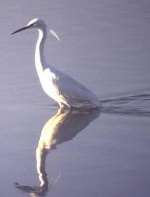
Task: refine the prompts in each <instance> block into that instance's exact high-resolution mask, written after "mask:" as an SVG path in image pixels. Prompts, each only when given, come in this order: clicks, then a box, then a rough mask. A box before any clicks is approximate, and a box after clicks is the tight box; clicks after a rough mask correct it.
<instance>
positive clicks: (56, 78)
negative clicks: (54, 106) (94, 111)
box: [12, 19, 100, 109]
mask: <svg viewBox="0 0 150 197" xmlns="http://www.w3.org/2000/svg"><path fill="white" fill-rule="evenodd" d="M28 28H37V29H38V34H39V35H38V40H37V43H36V48H35V66H36V71H37V74H38V76H39V80H40V83H41V86H42V88H43V90H44V92H45V93H46V94H47V95H48V96H49V97H51V98H52V99H53V100H55V101H56V102H57V103H58V104H59V106H60V108H64V107H67V108H86V109H87V108H88V109H90V108H98V107H100V102H99V100H98V99H97V97H96V95H95V94H94V93H92V92H91V91H90V90H88V89H87V88H86V87H85V86H83V85H82V84H80V83H79V82H78V81H76V80H75V79H73V78H72V77H70V76H68V75H67V74H64V73H63V72H61V71H59V70H57V69H56V68H55V67H53V66H49V65H48V64H47V63H46V61H45V57H44V44H45V40H46V38H47V33H48V32H47V26H46V24H45V23H44V21H43V20H41V19H33V20H31V21H30V22H29V23H28V24H27V25H26V26H25V27H23V28H21V29H19V30H17V31H15V32H13V33H12V34H14V33H17V32H20V31H22V30H25V29H28ZM55 35H56V34H55ZM55 35H54V36H55ZM55 37H56V36H55ZM56 38H57V37H56Z"/></svg>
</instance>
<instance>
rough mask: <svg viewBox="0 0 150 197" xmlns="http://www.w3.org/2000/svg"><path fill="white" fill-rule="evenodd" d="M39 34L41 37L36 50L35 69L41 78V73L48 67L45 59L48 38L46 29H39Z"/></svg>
mask: <svg viewBox="0 0 150 197" xmlns="http://www.w3.org/2000/svg"><path fill="white" fill-rule="evenodd" d="M38 33H39V35H38V40H37V43H36V48H35V67H36V71H37V73H38V75H39V77H40V76H41V73H42V72H43V71H44V68H45V67H46V62H45V58H44V44H45V40H46V36H47V31H46V28H43V29H38Z"/></svg>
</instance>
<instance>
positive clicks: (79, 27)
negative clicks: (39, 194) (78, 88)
mask: <svg viewBox="0 0 150 197" xmlns="http://www.w3.org/2000/svg"><path fill="white" fill-rule="evenodd" d="M149 9H150V3H149V1H147V0H143V1H139V0H137V1H134V0H132V1H124V0H121V1H118V0H114V1H111V0H105V1H104V0H99V1H97V0H95V1H89V0H83V1H79V0H76V1H73V0H70V1H67V0H55V1H51V2H50V1H43V2H42V1H40V0H36V1H35V0H33V1H32V2H28V1H19V0H14V1H13V2H9V1H8V0H6V1H4V2H2V3H1V7H0V23H1V36H0V43H1V51H0V57H1V58H0V63H1V74H0V75H1V77H0V89H1V92H0V110H1V119H0V127H1V132H0V142H1V143H0V146H1V147H0V155H1V170H0V174H1V180H0V184H1V186H2V187H1V189H0V194H1V196H4V197H5V196H6V197H7V196H15V197H20V196H27V195H28V196H33V194H31V193H32V192H29V189H31V188H29V187H28V188H27V190H28V191H27V193H26V192H23V191H21V190H18V189H17V188H16V187H15V185H14V182H18V183H19V184H23V185H28V186H30V187H34V186H39V183H40V182H39V179H38V174H37V170H36V164H37V162H36V152H35V151H36V147H38V144H39V140H40V139H41V138H40V136H41V131H42V128H43V126H44V125H45V123H46V122H47V121H48V120H50V123H51V120H52V119H54V120H55V121H54V124H53V127H50V126H49V127H48V128H49V129H50V132H48V135H49V137H50V136H51V135H50V133H51V132H52V131H55V129H54V128H55V124H56V125H57V126H58V127H56V128H57V131H58V132H57V134H63V136H65V137H64V138H62V137H63V136H61V135H54V137H55V138H53V137H50V139H55V140H54V141H53V140H52V141H53V143H52V144H53V146H52V147H53V148H51V146H48V149H49V152H48V154H46V157H43V158H46V167H44V168H42V169H44V170H45V171H46V173H47V177H46V178H47V180H48V185H49V191H45V194H46V195H47V196H53V197H55V196H71V197H74V196H79V197H82V196H87V197H91V196H93V195H94V196H96V197H100V196H103V197H108V196H109V197H116V196H122V197H126V196H128V197H132V196H134V197H141V196H143V197H149V195H150V189H149V182H150V178H149V177H150V176H149V166H150V151H149V150H150V133H149V128H150V122H149V117H150V88H149V84H150V77H149V73H150V67H149V62H150V56H149V54H150V47H149V46H150V39H149V35H150V25H149V24H150V14H149ZM34 17H41V18H43V19H44V20H45V21H46V22H47V24H48V26H49V27H50V28H52V29H54V30H55V31H56V32H57V33H58V34H59V35H60V37H61V41H60V42H56V41H55V40H54V39H53V38H51V36H49V38H48V40H47V43H46V50H45V53H46V57H47V61H48V62H49V64H52V65H55V66H56V68H57V69H60V70H62V71H64V72H66V73H68V74H70V75H71V76H73V77H74V78H75V79H77V80H78V81H80V82H81V83H83V84H85V85H86V86H87V87H88V88H89V89H91V90H92V91H93V92H95V93H96V94H97V95H98V97H99V99H100V100H102V109H101V111H100V114H96V115H95V116H93V117H91V118H90V117H89V116H88V115H87V114H86V115H85V114H84V115H83V114H82V116H81V114H80V115H76V116H75V117H76V118H75V119H73V120H76V124H75V126H71V125H72V124H73V125H74V121H73V122H72V121H71V122H70V120H72V116H71V115H69V116H68V114H67V116H66V114H58V116H55V114H56V113H57V107H56V106H55V105H54V103H53V102H52V101H51V100H50V99H49V98H48V97H47V96H46V95H45V94H44V93H43V92H42V90H41V87H40V83H39V81H38V77H37V75H36V71H35V68H34V45H35V41H36V36H37V34H36V33H35V32H34V31H28V32H24V33H22V34H18V35H16V36H15V37H12V36H10V33H11V32H12V31H14V30H15V29H17V28H19V27H21V26H22V25H24V24H26V23H27V22H28V20H30V19H31V18H34ZM61 115H62V116H61ZM63 115H64V116H63ZM91 115H92V114H91ZM53 117H56V119H55V118H53ZM60 117H61V118H62V117H63V118H64V119H61V118H60ZM65 117H67V118H66V119H65ZM81 117H82V118H81ZM57 118H58V119H57ZM59 118H60V119H59ZM60 120H62V121H60ZM59 121H60V124H58V122H59ZM63 121H64V122H66V121H67V122H66V123H65V125H63ZM52 122H53V121H52ZM50 125H51V124H50ZM59 125H60V127H59ZM65 126H66V127H65ZM58 128H59V129H58ZM64 128H65V129H64ZM46 131H48V130H46ZM62 131H63V132H62ZM54 133H55V132H54ZM64 134H65V135H64ZM60 136H61V137H60ZM42 139H43V138H42ZM44 139H49V138H47V137H46V138H44ZM57 139H59V140H57ZM47 141H48V140H47ZM48 142H49V143H48V144H50V142H51V140H49V141H48ZM42 150H43V149H42ZM44 150H45V149H44ZM39 158H40V157H39ZM41 158H42V157H41ZM43 161H44V160H43ZM42 166H45V165H42ZM35 195H36V194H35Z"/></svg>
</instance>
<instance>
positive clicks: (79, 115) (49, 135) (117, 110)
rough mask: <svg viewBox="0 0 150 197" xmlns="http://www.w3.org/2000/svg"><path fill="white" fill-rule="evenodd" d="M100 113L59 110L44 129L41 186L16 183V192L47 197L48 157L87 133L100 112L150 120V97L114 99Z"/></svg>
mask: <svg viewBox="0 0 150 197" xmlns="http://www.w3.org/2000/svg"><path fill="white" fill-rule="evenodd" d="M101 103H102V107H101V109H100V111H98V110H92V111H85V112H79V111H67V110H66V111H63V112H62V111H60V110H58V111H57V113H56V114H55V115H53V116H52V117H51V118H50V119H49V120H48V121H47V122H46V123H45V125H44V126H43V129H42V131H41V136H40V139H39V142H38V145H37V148H36V165H37V166H36V168H37V174H38V178H39V182H40V184H39V186H35V187H34V186H28V185H22V184H19V183H15V186H16V188H18V189H20V190H22V191H24V192H27V193H29V195H30V196H32V197H36V196H39V195H45V194H46V193H47V191H48V186H49V187H50V186H52V185H54V184H55V183H56V182H57V180H58V178H59V177H57V178H56V180H55V181H54V182H53V183H50V184H49V181H48V176H47V173H46V170H45V162H46V157H47V155H48V153H49V152H50V151H52V150H54V149H56V147H57V146H58V145H59V144H61V143H64V142H67V141H69V140H72V139H73V138H74V137H75V136H76V135H77V134H78V133H79V132H81V131H82V130H83V129H85V128H86V127H87V126H88V125H89V124H90V122H92V121H93V120H94V119H96V118H97V117H98V116H99V114H100V112H101V113H107V114H119V115H132V116H143V117H150V93H144V94H136V95H128V96H124V97H114V98H110V99H104V100H101Z"/></svg>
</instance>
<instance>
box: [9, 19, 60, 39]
mask: <svg viewBox="0 0 150 197" xmlns="http://www.w3.org/2000/svg"><path fill="white" fill-rule="evenodd" d="M33 28H37V29H42V30H46V24H45V22H44V21H43V20H42V19H38V18H34V19H32V20H30V21H29V22H28V23H27V24H26V25H25V26H24V27H22V28H20V29H18V30H16V31H14V32H13V33H11V35H13V34H16V33H18V32H21V31H24V30H27V29H33ZM50 33H51V34H52V36H54V37H55V38H56V39H57V40H60V38H59V36H58V35H57V34H56V32H55V31H54V30H50Z"/></svg>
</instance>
